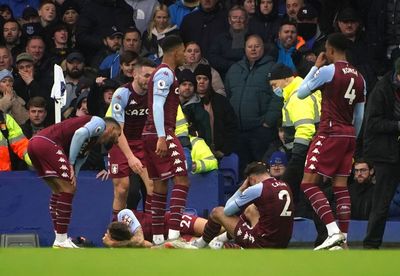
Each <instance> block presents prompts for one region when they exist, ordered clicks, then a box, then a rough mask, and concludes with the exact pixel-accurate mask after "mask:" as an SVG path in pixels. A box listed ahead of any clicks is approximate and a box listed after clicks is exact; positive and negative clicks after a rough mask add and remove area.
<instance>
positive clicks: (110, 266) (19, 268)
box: [0, 248, 400, 276]
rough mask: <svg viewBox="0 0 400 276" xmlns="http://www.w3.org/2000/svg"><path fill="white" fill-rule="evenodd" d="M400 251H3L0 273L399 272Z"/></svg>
mask: <svg viewBox="0 0 400 276" xmlns="http://www.w3.org/2000/svg"><path fill="white" fill-rule="evenodd" d="M399 260H400V250H380V251H378V250H377V251H365V250H364V251H362V250H346V251H335V252H329V251H323V252H313V251H311V250H218V251H217V250H215V251H214V250H183V249H180V250H178V249H175V250H174V249H77V250H75V249H74V250H68V249H51V248H40V249H27V248H16V249H9V248H7V249H0V275H2V276H8V275H10V276H14V275H24V276H25V275H43V276H44V275H54V276H61V275H90V276H91V275H109V276H120V275H129V276H145V275H168V276H169V275H171V276H174V275H186V276H194V275H204V276H214V275H243V276H247V275H248V276H252V275H271V276H272V275H274V276H275V275H296V276H297V275H322V276H325V275H338V276H339V275H399V270H400V266H399Z"/></svg>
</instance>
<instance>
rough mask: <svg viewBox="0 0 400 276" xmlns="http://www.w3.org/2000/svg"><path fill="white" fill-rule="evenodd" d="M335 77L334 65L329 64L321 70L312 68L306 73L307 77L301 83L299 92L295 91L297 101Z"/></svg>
mask: <svg viewBox="0 0 400 276" xmlns="http://www.w3.org/2000/svg"><path fill="white" fill-rule="evenodd" d="M334 75H335V65H334V64H329V65H326V66H322V67H321V68H319V69H318V68H317V67H315V66H313V67H312V68H311V70H310V72H308V74H307V76H306V77H305V78H304V80H303V82H302V83H301V85H300V87H299V90H298V91H297V97H298V98H299V99H304V98H306V97H307V96H308V95H310V94H311V93H312V92H314V91H315V90H316V89H317V88H318V87H320V86H322V85H323V84H325V83H327V82H330V81H332V79H333V76H334Z"/></svg>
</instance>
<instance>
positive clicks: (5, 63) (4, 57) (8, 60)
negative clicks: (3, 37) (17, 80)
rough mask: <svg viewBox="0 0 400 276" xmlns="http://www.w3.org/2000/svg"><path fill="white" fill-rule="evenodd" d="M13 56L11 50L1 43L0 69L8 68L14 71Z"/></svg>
mask: <svg viewBox="0 0 400 276" xmlns="http://www.w3.org/2000/svg"><path fill="white" fill-rule="evenodd" d="M12 65H13V58H12V55H11V52H10V50H9V49H8V48H7V47H6V46H1V45H0V70H3V69H7V70H8V71H12Z"/></svg>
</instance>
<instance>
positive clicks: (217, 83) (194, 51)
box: [178, 41, 226, 96]
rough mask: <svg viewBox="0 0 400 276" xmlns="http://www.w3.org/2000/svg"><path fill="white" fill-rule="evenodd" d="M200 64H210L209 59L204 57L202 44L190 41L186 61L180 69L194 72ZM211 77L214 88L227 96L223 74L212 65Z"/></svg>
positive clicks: (186, 50) (186, 47)
mask: <svg viewBox="0 0 400 276" xmlns="http://www.w3.org/2000/svg"><path fill="white" fill-rule="evenodd" d="M199 64H204V65H210V63H209V62H208V60H207V59H205V58H204V57H202V52H201V49H200V46H199V45H198V44H197V43H196V42H194V41H192V42H188V43H187V44H186V45H185V63H184V64H183V65H182V66H180V67H179V68H178V69H179V70H181V71H182V70H183V69H190V70H191V71H192V72H194V70H195V69H196V67H197V66H198V65H199ZM210 66H211V65H210ZM211 77H212V83H211V85H212V87H213V88H214V91H215V92H217V93H218V94H221V95H222V96H226V93H225V87H224V83H223V81H222V79H221V75H220V74H219V73H218V71H217V70H215V69H214V68H213V67H211Z"/></svg>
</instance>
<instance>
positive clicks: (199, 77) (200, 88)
mask: <svg viewBox="0 0 400 276" xmlns="http://www.w3.org/2000/svg"><path fill="white" fill-rule="evenodd" d="M194 75H195V76H196V81H197V94H198V95H199V96H200V97H201V98H203V97H205V96H207V95H208V94H210V91H212V92H214V89H213V87H212V85H211V83H212V75H211V67H210V65H207V64H201V63H200V64H199V65H197V67H196V69H194Z"/></svg>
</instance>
